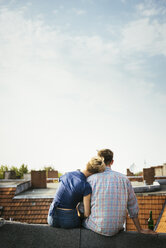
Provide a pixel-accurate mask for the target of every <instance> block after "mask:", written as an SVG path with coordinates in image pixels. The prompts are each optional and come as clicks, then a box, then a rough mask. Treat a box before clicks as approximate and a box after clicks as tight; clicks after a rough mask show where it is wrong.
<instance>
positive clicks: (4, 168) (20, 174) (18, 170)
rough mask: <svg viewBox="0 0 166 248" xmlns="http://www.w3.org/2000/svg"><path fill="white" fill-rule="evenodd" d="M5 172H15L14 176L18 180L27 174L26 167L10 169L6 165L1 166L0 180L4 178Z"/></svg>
mask: <svg viewBox="0 0 166 248" xmlns="http://www.w3.org/2000/svg"><path fill="white" fill-rule="evenodd" d="M5 171H15V172H16V176H17V177H18V178H23V175H24V173H28V166H27V165H24V164H22V165H21V166H20V168H18V167H16V166H12V167H10V168H9V167H8V166H7V165H5V166H4V165H1V166H0V179H3V178H4V172H5Z"/></svg>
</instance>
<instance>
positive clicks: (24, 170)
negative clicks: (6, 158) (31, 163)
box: [19, 164, 28, 178]
mask: <svg viewBox="0 0 166 248" xmlns="http://www.w3.org/2000/svg"><path fill="white" fill-rule="evenodd" d="M26 173H28V166H27V165H25V164H22V165H21V166H20V168H19V174H20V177H21V178H23V176H24V174H26Z"/></svg>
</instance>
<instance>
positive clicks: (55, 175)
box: [48, 170, 58, 178]
mask: <svg viewBox="0 0 166 248" xmlns="http://www.w3.org/2000/svg"><path fill="white" fill-rule="evenodd" d="M48 178H58V171H54V170H52V171H48Z"/></svg>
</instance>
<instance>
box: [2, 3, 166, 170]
mask: <svg viewBox="0 0 166 248" xmlns="http://www.w3.org/2000/svg"><path fill="white" fill-rule="evenodd" d="M0 58H1V59H0V117H1V121H0V164H1V165H2V164H3V165H5V164H7V165H9V166H12V165H14V166H20V165H21V164H22V163H25V164H28V166H29V168H30V169H31V168H33V169H39V168H42V167H43V166H50V165H51V166H54V167H55V169H58V170H60V171H62V172H64V171H71V170H75V169H77V168H81V169H83V168H84V166H85V164H86V163H87V162H88V160H89V159H90V158H91V157H92V156H94V155H96V150H98V149H101V148H110V149H112V150H113V151H114V154H115V163H114V166H113V169H115V170H118V171H120V172H122V173H125V172H126V168H128V167H130V166H131V165H132V164H133V163H135V167H136V168H135V170H137V171H139V170H141V169H142V168H143V166H144V164H146V166H153V165H160V164H163V163H165V162H166V152H165V151H166V1H165V0H158V1H153V0H145V1H143V0H141V1H140V0H139V1H137V0H79V1H78V0H73V1H72V0H71V1H67V0H61V1H56V0H54V1H52V0H47V1H44V0H40V1H39V0H33V1H25V0H24V1H23V0H22V1H20V0H11V1H7V0H0Z"/></svg>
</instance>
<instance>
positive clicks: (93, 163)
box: [86, 157, 105, 174]
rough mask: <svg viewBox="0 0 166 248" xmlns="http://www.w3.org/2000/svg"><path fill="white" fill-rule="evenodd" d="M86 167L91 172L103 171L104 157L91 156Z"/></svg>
mask: <svg viewBox="0 0 166 248" xmlns="http://www.w3.org/2000/svg"><path fill="white" fill-rule="evenodd" d="M86 169H87V171H88V172H90V173H92V174H94V173H99V172H103V171H105V163H104V159H103V158H101V157H93V158H91V160H90V161H89V162H88V163H87V165H86Z"/></svg>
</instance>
